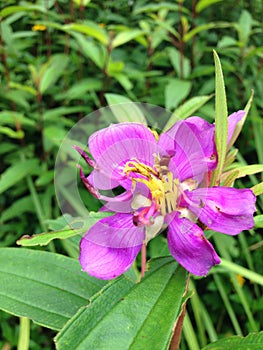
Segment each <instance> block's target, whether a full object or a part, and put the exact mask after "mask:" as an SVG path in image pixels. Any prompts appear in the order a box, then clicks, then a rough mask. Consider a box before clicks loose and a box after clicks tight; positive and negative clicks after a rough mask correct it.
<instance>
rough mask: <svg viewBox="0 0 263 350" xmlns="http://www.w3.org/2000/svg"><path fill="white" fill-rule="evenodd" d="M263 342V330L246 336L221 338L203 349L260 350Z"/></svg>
mask: <svg viewBox="0 0 263 350" xmlns="http://www.w3.org/2000/svg"><path fill="white" fill-rule="evenodd" d="M262 344H263V332H259V333H250V334H249V335H247V336H246V337H240V336H234V337H229V338H225V339H220V340H218V341H216V342H215V343H212V344H209V345H207V346H205V347H204V348H203V349H202V350H222V349H224V350H233V349H238V350H259V349H260V348H261V347H262Z"/></svg>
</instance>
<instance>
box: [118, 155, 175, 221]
mask: <svg viewBox="0 0 263 350" xmlns="http://www.w3.org/2000/svg"><path fill="white" fill-rule="evenodd" d="M169 161H170V158H169V157H160V156H159V155H158V156H156V157H155V163H154V167H151V166H148V165H146V164H144V163H141V162H140V161H139V160H137V159H134V160H130V161H128V162H126V164H125V167H124V170H123V173H124V174H125V175H126V176H128V177H129V178H131V180H132V184H133V189H135V186H136V183H138V182H140V183H143V184H145V185H146V186H147V187H148V189H149V190H150V193H151V200H152V201H154V202H155V203H156V206H157V209H158V210H159V211H160V212H161V214H162V216H165V215H166V214H168V213H171V212H172V211H175V210H176V208H177V198H178V196H179V190H178V188H179V185H180V182H179V180H178V179H174V178H173V174H172V173H171V172H170V171H169V170H168V165H169Z"/></svg>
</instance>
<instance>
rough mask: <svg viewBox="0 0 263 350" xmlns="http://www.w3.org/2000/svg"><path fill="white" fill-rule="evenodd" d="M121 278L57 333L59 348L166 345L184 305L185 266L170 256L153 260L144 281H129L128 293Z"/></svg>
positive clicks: (117, 348) (119, 349) (120, 349)
mask: <svg viewBox="0 0 263 350" xmlns="http://www.w3.org/2000/svg"><path fill="white" fill-rule="evenodd" d="M121 282H122V284H123V281H121ZM119 284H120V282H115V283H114V284H112V285H111V286H110V287H109V288H105V289H104V290H103V291H101V292H100V293H98V294H97V295H96V296H94V298H92V300H91V302H90V304H89V306H88V307H86V308H82V309H80V310H79V312H78V313H77V314H76V315H75V316H74V317H73V318H72V319H71V320H70V322H68V323H67V325H66V326H65V327H64V328H63V330H62V331H61V332H60V333H59V334H58V336H57V338H56V344H57V349H58V350H62V349H65V347H67V348H68V349H75V350H81V349H83V350H84V349H85V350H86V349H96V350H100V349H114V350H123V349H130V350H132V349H136V350H140V349H143V350H152V349H158V350H162V349H168V347H169V343H170V340H171V336H172V334H173V327H174V324H175V322H176V320H177V318H178V316H179V314H180V311H181V306H182V302H183V294H184V292H185V288H186V271H185V270H184V269H183V268H182V267H181V266H178V264H177V263H176V262H175V261H174V260H173V259H172V258H170V257H166V258H159V259H156V260H153V261H152V262H150V270H149V272H147V273H146V275H145V277H144V278H143V280H142V281H141V282H140V283H138V284H136V285H134V286H132V288H131V285H129V286H127V287H126V291H125V292H124V293H120V289H121V288H122V289H123V286H122V285H120V286H119ZM157 325H158V326H157ZM157 327H158V329H157ZM153 330H155V331H153Z"/></svg>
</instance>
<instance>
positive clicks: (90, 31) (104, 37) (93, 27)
mask: <svg viewBox="0 0 263 350" xmlns="http://www.w3.org/2000/svg"><path fill="white" fill-rule="evenodd" d="M63 29H64V30H65V31H69V32H71V31H76V32H79V33H84V34H86V35H87V36H91V37H93V38H95V39H97V40H98V41H100V42H101V43H102V44H104V45H107V44H108V43H109V37H108V34H107V33H106V31H105V30H104V29H102V28H100V27H99V26H98V25H97V24H96V23H95V22H92V21H86V22H85V24H78V23H71V24H66V25H64V26H63Z"/></svg>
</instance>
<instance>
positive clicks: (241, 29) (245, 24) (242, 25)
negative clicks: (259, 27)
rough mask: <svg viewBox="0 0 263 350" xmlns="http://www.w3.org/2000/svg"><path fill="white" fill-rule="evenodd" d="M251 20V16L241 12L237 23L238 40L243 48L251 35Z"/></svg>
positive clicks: (244, 11)
mask: <svg viewBox="0 0 263 350" xmlns="http://www.w3.org/2000/svg"><path fill="white" fill-rule="evenodd" d="M252 22H253V18H252V16H251V14H250V13H249V12H248V11H246V10H243V11H242V13H241V16H240V18H239V21H238V27H237V28H238V34H239V40H240V42H241V43H242V45H243V46H245V45H246V43H247V42H248V39H249V37H250V34H251V29H252Z"/></svg>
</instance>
